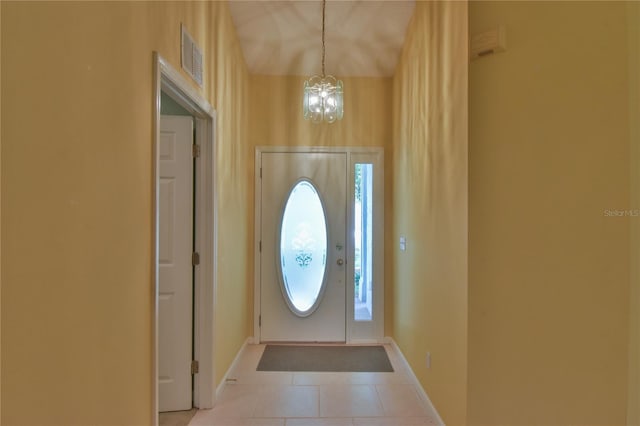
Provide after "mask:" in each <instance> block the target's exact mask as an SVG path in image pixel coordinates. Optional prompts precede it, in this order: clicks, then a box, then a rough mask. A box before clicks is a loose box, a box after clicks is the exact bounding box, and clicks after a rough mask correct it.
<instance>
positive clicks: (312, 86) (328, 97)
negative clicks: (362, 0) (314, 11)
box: [302, 0, 343, 123]
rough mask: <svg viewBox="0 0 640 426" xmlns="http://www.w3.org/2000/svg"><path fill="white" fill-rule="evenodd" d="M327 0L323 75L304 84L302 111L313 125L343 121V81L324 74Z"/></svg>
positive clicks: (324, 5)
mask: <svg viewBox="0 0 640 426" xmlns="http://www.w3.org/2000/svg"><path fill="white" fill-rule="evenodd" d="M326 3H327V1H326V0H322V75H314V76H313V77H311V78H309V79H308V80H306V81H305V82H304V99H303V101H302V109H303V113H304V119H305V120H311V121H312V122H313V123H320V122H322V121H326V122H328V123H333V122H334V121H336V120H342V115H343V100H342V81H341V80H337V79H336V78H335V77H333V76H331V75H325V74H324V50H325V47H324V21H325V7H326Z"/></svg>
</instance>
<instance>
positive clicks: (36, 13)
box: [0, 1, 250, 425]
mask: <svg viewBox="0 0 640 426" xmlns="http://www.w3.org/2000/svg"><path fill="white" fill-rule="evenodd" d="M0 4H1V6H0V7H1V11H2V76H1V78H2V110H1V111H2V123H3V127H2V135H1V136H2V140H3V144H2V188H1V190H2V192H1V194H2V205H3V206H4V210H3V211H2V230H3V233H2V245H1V247H2V255H3V257H2V272H1V273H2V390H3V392H2V407H3V411H2V423H3V424H25V425H26V424H65V425H73V424H78V425H86V424H121V425H131V424H140V425H143V424H149V423H150V422H151V419H152V412H151V410H152V395H153V392H152V386H151V383H152V377H151V374H152V372H151V368H150V365H151V354H152V348H151V332H152V323H151V307H152V305H151V303H152V296H151V295H152V283H151V269H152V268H151V258H152V250H151V240H152V238H151V232H152V229H151V224H152V220H151V219H152V205H151V188H152V182H151V179H152V163H153V159H152V152H151V148H152V130H153V123H152V91H153V87H152V51H153V50H157V51H158V52H159V53H160V54H161V55H162V56H164V57H165V58H166V59H167V60H168V61H169V62H170V63H171V64H173V66H174V67H175V68H176V69H179V68H180V59H179V46H180V23H181V22H184V23H185V24H186V26H187V28H188V29H189V31H190V32H191V34H192V35H193V36H194V38H195V39H196V40H197V42H198V43H199V45H200V46H201V47H202V48H203V51H204V52H205V90H204V91H203V92H202V93H203V95H204V96H205V97H206V98H207V99H208V100H209V101H210V102H211V103H212V105H214V107H215V108H216V109H217V110H218V133H217V143H218V147H217V151H216V154H217V156H218V157H217V161H216V166H217V177H218V181H217V185H218V196H219V202H220V203H219V220H220V224H221V225H222V226H220V228H219V230H220V234H219V238H220V240H219V244H220V247H219V250H218V252H219V254H220V256H219V258H218V265H219V269H218V277H217V278H218V292H217V298H218V299H217V300H218V303H219V304H218V314H217V316H216V319H217V322H216V349H217V350H216V356H217V358H216V371H217V375H216V376H217V379H218V380H219V379H220V378H221V376H222V374H223V373H224V371H225V370H226V368H227V367H228V366H229V364H230V362H231V360H232V359H233V357H234V356H235V353H236V352H237V350H238V349H239V347H240V345H241V344H242V342H243V340H244V339H245V336H246V335H247V327H248V321H247V318H248V315H249V313H248V312H247V308H246V307H245V305H244V303H243V302H244V301H245V300H246V297H247V281H246V279H247V278H246V270H247V262H246V260H245V259H247V256H246V252H247V244H248V243H249V241H248V234H247V231H246V226H245V224H246V223H247V222H248V220H249V215H250V211H248V210H247V208H246V205H247V199H248V198H249V190H248V185H247V174H246V173H245V169H244V164H245V158H246V155H248V154H247V152H248V151H247V147H246V138H247V136H246V134H245V132H246V130H245V129H246V127H247V123H246V113H245V110H244V108H246V102H245V101H246V96H247V86H248V74H247V71H246V67H245V65H244V61H243V59H242V54H241V52H240V48H239V46H238V43H237V41H236V38H235V32H234V30H233V26H232V22H231V18H230V16H229V13H228V10H227V5H226V4H225V3H221V2H220V3H218V2H211V3H186V2H185V3H183V2H177V3H165V2H137V3H133V2H126V3H116V2H92V3H84V2H74V3H49V2H45V3H24V2H22V3H20V2H16V3H14V2H6V1H3V2H1V3H0ZM187 78H188V77H187Z"/></svg>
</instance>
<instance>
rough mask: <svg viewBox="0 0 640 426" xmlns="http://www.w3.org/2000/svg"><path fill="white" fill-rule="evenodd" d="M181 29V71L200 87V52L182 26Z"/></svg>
mask: <svg viewBox="0 0 640 426" xmlns="http://www.w3.org/2000/svg"><path fill="white" fill-rule="evenodd" d="M181 29H182V69H183V70H185V71H186V72H187V74H189V75H190V76H191V78H193V79H194V80H195V81H196V83H198V85H199V86H200V87H202V50H200V48H199V47H198V45H197V44H196V43H195V42H194V41H193V38H192V37H191V35H190V34H189V33H188V32H187V29H186V27H185V26H184V25H181Z"/></svg>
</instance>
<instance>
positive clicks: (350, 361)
mask: <svg viewBox="0 0 640 426" xmlns="http://www.w3.org/2000/svg"><path fill="white" fill-rule="evenodd" d="M257 370H258V371H336V372H371V373H378V372H380V373H390V372H393V367H391V362H390V361H389V357H388V356H387V352H386V351H385V350H384V347H383V346H304V345H267V346H266V347H265V349H264V352H263V353H262V358H260V362H259V363H258V368H257Z"/></svg>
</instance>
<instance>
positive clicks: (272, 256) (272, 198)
mask: <svg viewBox="0 0 640 426" xmlns="http://www.w3.org/2000/svg"><path fill="white" fill-rule="evenodd" d="M260 163H261V164H260V166H261V168H262V178H261V180H260V188H259V190H260V191H261V207H260V209H261V211H260V217H261V219H260V220H261V226H260V229H261V236H260V241H261V246H262V249H261V252H260V253H259V256H260V261H259V262H260V275H261V283H260V286H261V288H260V316H261V321H260V322H261V326H260V340H261V341H280V342H283V341H288V342H310V341H311V342H344V341H345V340H346V331H345V328H346V323H345V321H346V317H345V315H346V305H345V303H346V287H345V286H346V282H347V280H346V270H347V268H346V263H345V259H346V226H347V225H346V224H347V220H346V219H347V217H346V216H347V188H346V181H347V180H346V179H347V156H346V153H327V152H314V153H295V152H278V153H276V152H267V153H262V155H261V158H260ZM301 179H306V180H308V181H310V182H311V183H312V184H313V185H314V186H315V188H316V189H317V190H318V192H319V195H320V199H321V201H322V203H323V207H324V210H325V217H326V222H327V231H328V235H327V254H326V255H327V269H326V272H325V273H326V278H325V279H326V284H325V285H326V287H325V290H324V292H323V293H322V294H321V297H322V301H321V302H320V304H319V305H318V307H317V309H316V310H315V311H314V312H313V313H312V314H311V315H309V316H306V317H300V316H298V315H296V314H294V313H293V312H292V311H291V310H290V309H289V307H288V304H287V303H286V301H285V299H284V295H283V291H282V290H281V283H280V277H279V271H278V268H280V263H279V259H278V246H279V244H280V235H279V231H280V221H281V219H282V215H283V211H284V207H285V203H286V202H287V199H288V196H289V194H290V191H291V189H292V188H293V187H294V186H295V185H296V184H297V183H298V182H300V180H301Z"/></svg>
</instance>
